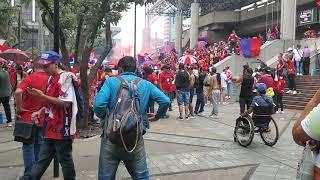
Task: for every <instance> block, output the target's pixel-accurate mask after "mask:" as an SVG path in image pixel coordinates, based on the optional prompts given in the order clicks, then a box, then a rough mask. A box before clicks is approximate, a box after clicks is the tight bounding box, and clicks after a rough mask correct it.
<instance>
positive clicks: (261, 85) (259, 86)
mask: <svg viewBox="0 0 320 180" xmlns="http://www.w3.org/2000/svg"><path fill="white" fill-rule="evenodd" d="M256 88H257V90H258V91H259V92H260V93H266V91H267V86H266V84H265V83H257V84H256Z"/></svg>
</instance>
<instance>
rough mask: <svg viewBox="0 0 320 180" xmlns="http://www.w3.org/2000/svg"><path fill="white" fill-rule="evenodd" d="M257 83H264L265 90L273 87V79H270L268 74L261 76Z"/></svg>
mask: <svg viewBox="0 0 320 180" xmlns="http://www.w3.org/2000/svg"><path fill="white" fill-rule="evenodd" d="M259 83H264V84H266V86H267V88H270V87H272V85H273V78H272V77H271V75H270V74H265V75H262V76H261V78H260V79H259Z"/></svg>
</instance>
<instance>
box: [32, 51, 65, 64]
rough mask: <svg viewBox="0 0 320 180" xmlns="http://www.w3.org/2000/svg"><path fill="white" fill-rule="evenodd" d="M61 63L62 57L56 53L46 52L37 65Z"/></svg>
mask: <svg viewBox="0 0 320 180" xmlns="http://www.w3.org/2000/svg"><path fill="white" fill-rule="evenodd" d="M55 62H60V56H59V54H58V53H57V52H55V51H46V52H45V53H42V54H41V56H40V58H39V60H38V61H37V63H39V64H42V65H46V64H50V63H55Z"/></svg>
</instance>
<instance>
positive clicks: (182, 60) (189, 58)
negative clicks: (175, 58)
mask: <svg viewBox="0 0 320 180" xmlns="http://www.w3.org/2000/svg"><path fill="white" fill-rule="evenodd" d="M179 63H183V64H187V65H190V64H195V63H197V58H196V57H194V56H192V55H185V56H182V57H181V58H179Z"/></svg>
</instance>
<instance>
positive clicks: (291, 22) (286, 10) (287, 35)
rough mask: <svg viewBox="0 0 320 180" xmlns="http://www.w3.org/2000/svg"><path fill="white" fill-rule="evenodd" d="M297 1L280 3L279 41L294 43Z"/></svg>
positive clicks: (285, 0) (287, 0)
mask: <svg viewBox="0 0 320 180" xmlns="http://www.w3.org/2000/svg"><path fill="white" fill-rule="evenodd" d="M296 14H297V0H282V1H281V29H280V31H281V39H283V40H289V41H292V42H293V41H294V40H295V37H296Z"/></svg>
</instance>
